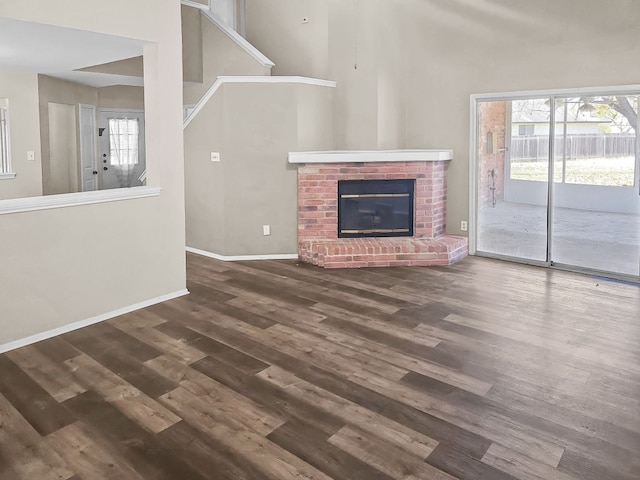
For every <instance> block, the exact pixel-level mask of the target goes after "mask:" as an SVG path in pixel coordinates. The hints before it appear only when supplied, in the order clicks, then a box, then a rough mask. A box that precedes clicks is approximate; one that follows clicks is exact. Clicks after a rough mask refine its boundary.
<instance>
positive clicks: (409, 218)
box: [338, 180, 415, 238]
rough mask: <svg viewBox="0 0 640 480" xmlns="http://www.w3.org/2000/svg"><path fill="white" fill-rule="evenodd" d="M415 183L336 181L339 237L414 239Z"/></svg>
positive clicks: (413, 181) (406, 181)
mask: <svg viewBox="0 0 640 480" xmlns="http://www.w3.org/2000/svg"><path fill="white" fill-rule="evenodd" d="M414 190H415V180H345V181H340V182H338V237H340V238H354V237H411V236H413V210H414V207H413V203H414V201H413V196H414Z"/></svg>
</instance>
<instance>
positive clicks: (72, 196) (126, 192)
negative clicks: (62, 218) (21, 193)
mask: <svg viewBox="0 0 640 480" xmlns="http://www.w3.org/2000/svg"><path fill="white" fill-rule="evenodd" d="M160 191H161V188H160V187H146V186H142V187H132V188H114V189H111V190H95V191H93V192H78V193H63V194H60V195H48V196H42V197H27V198H15V199H10V200H1V201H0V215H7V214H11V213H23V212H34V211H37V210H49V209H54V208H66V207H76V206H80V205H92V204H96V203H107V202H117V201H121V200H133V199H136V198H149V197H157V196H159V195H160Z"/></svg>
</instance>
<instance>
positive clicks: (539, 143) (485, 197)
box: [476, 98, 551, 263]
mask: <svg viewBox="0 0 640 480" xmlns="http://www.w3.org/2000/svg"><path fill="white" fill-rule="evenodd" d="M550 114H551V109H550V103H549V99H545V98H539V99H529V100H505V101H487V102H479V104H478V130H477V132H478V133H477V151H476V158H477V167H478V168H477V178H478V197H477V230H476V231H477V249H478V251H479V252H484V253H487V254H491V255H494V256H499V257H513V258H518V259H524V260H527V261H531V262H534V263H536V262H546V261H547V244H548V241H547V230H548V222H547V198H548V178H549V177H548V176H549V158H550V157H549V147H548V139H549V128H550V125H551V122H550Z"/></svg>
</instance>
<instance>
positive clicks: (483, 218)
mask: <svg viewBox="0 0 640 480" xmlns="http://www.w3.org/2000/svg"><path fill="white" fill-rule="evenodd" d="M638 103H639V102H638V95H629V94H625V95H589V96H578V95H576V96H567V95H562V96H561V95H558V96H554V95H550V96H548V97H539V98H515V97H512V98H506V97H505V98H500V99H498V100H495V99H492V100H486V101H485V100H478V101H477V104H476V107H477V118H476V122H477V123H476V127H477V128H476V152H475V153H476V154H475V175H476V199H475V200H476V206H475V208H476V224H475V247H476V251H477V253H479V254H483V255H488V256H494V257H499V258H503V257H504V258H511V259H516V260H521V261H526V262H528V263H536V264H544V265H549V266H552V265H557V266H563V267H567V268H574V269H585V270H590V271H599V272H605V273H609V274H614V275H617V276H624V277H631V278H632V279H640V192H639V189H640V178H639V176H640V173H639V171H640V168H639V162H640V160H639V158H640V155H639V152H640V142H638V141H637V136H638ZM551 160H552V161H551Z"/></svg>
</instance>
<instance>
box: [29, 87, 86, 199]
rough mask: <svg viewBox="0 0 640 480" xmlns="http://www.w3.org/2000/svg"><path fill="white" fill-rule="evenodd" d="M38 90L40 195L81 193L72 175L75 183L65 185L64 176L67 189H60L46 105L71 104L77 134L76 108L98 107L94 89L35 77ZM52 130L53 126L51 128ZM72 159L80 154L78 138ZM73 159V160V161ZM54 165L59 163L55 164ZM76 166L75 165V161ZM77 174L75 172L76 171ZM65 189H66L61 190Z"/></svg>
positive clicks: (60, 182) (61, 186)
mask: <svg viewBox="0 0 640 480" xmlns="http://www.w3.org/2000/svg"><path fill="white" fill-rule="evenodd" d="M38 87H39V97H40V142H41V145H42V191H43V194H44V195H52V194H57V193H72V192H77V191H79V190H81V188H80V184H79V182H78V175H76V176H75V182H73V184H71V183H69V181H70V179H69V177H68V176H67V175H65V176H64V178H66V179H67V185H68V187H64V185H63V183H64V181H63V177H62V174H61V172H56V167H55V166H54V165H53V164H52V162H51V147H52V146H51V139H52V132H51V128H52V126H51V112H50V108H49V107H50V104H52V103H53V104H61V105H71V106H73V107H75V110H76V117H75V123H76V132H77V131H78V128H79V127H78V118H77V107H78V105H79V104H81V103H83V104H86V105H97V104H98V89H97V88H93V87H88V86H86V85H80V84H77V83H74V82H68V81H66V80H60V79H57V78H53V77H49V76H47V75H38ZM53 128H55V127H53ZM75 145H76V148H75V153H76V157H77V156H78V155H79V152H80V144H79V136H78V135H76V144H75ZM76 160H77V158H76ZM57 163H58V164H59V163H60V162H57ZM76 163H77V162H76ZM78 171H79V169H78ZM65 188H67V190H66V191H65Z"/></svg>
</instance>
